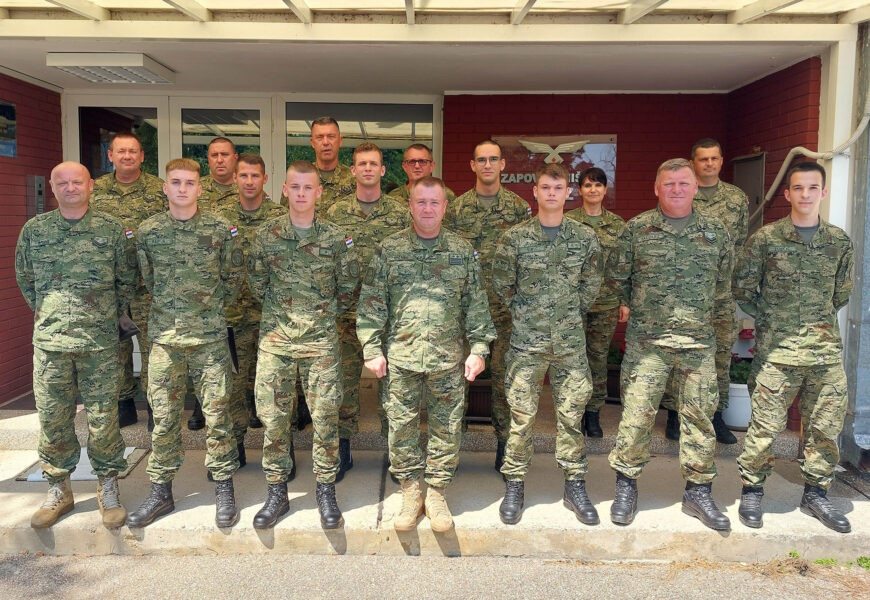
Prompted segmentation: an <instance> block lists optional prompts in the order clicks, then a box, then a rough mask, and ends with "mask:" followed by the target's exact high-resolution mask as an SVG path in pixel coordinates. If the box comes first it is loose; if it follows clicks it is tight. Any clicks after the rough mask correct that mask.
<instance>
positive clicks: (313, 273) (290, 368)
mask: <svg viewBox="0 0 870 600" xmlns="http://www.w3.org/2000/svg"><path fill="white" fill-rule="evenodd" d="M283 192H284V195H285V196H287V197H288V198H289V200H290V206H289V214H286V215H282V216H280V217H276V218H274V219H271V220H270V221H267V222H266V223H265V224H263V225H262V226H261V227H260V229H259V230H258V231H257V236H256V238H255V239H254V244H253V246H252V248H251V253H250V255H249V257H248V285H249V286H250V289H251V292H252V294H253V296H254V297H255V298H258V299H260V300H261V301H262V307H263V308H262V311H263V318H262V321H261V324H260V341H259V353H258V355H257V381H256V384H255V389H254V393H255V396H256V402H257V413H258V414H259V415H260V419H261V420H262V421H263V426H264V427H265V432H264V436H263V471H264V472H265V473H266V483H267V486H268V497H267V499H266V502H265V504H264V505H263V507H262V509H261V510H260V511H259V512H258V513H257V515H256V516H255V517H254V527H256V528H258V529H267V528H270V527H273V526H274V525H275V523H276V522H277V521H278V518H279V517H280V516H281V515H283V514H284V513H286V512H287V511H288V510H289V502H288V499H287V478H288V477H289V476H290V473H291V470H292V468H293V464H292V457H291V455H290V454H289V450H290V448H291V447H292V444H293V437H292V432H291V428H290V424H291V421H292V418H293V416H294V409H295V403H296V379H297V374H298V377H300V378H301V380H302V387H303V388H304V391H305V395H306V397H307V398H308V401H309V406H310V408H311V417H312V422H313V426H314V441H313V446H312V457H313V461H314V475H315V479H316V481H317V486H316V490H315V497H316V499H317V507H318V510H319V511H320V524H321V526H322V527H323V528H324V529H335V528H338V527H341V526H342V524H343V523H344V519H343V518H342V515H341V511H340V510H339V508H338V504H337V503H336V500H335V477H336V474H337V473H338V468H339V466H338V462H339V461H338V410H339V405H340V404H341V379H342V375H341V361H340V359H339V349H338V334H337V331H336V320H337V318H338V316H339V315H340V314H341V313H342V312H344V311H345V310H346V309H347V307H348V305H349V303H350V298H351V294H352V293H353V290H354V288H356V285H357V280H358V279H359V262H358V261H357V257H356V252H355V250H354V247H353V245H354V244H353V239H352V238H349V237H347V238H346V237H345V235H344V233H343V232H342V231H341V229H340V228H339V227H337V226H336V225H333V224H332V223H329V222H327V221H324V220H321V219H318V218H316V217H315V210H316V209H315V207H316V202H317V199H318V197H319V196H320V192H321V187H320V181H319V179H318V176H317V170H316V168H315V166H314V165H313V164H311V163H310V162H307V161H298V162H294V163H293V164H291V165H290V167H289V168H288V169H287V176H286V179H285V182H284V189H283Z"/></svg>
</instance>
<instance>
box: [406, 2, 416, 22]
mask: <svg viewBox="0 0 870 600" xmlns="http://www.w3.org/2000/svg"><path fill="white" fill-rule="evenodd" d="M405 17H406V18H407V19H408V25H413V24H414V0H405Z"/></svg>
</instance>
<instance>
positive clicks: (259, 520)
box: [254, 483, 290, 529]
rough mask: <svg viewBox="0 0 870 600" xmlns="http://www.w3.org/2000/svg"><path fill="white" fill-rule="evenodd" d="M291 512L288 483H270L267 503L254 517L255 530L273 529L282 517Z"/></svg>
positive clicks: (267, 491)
mask: <svg viewBox="0 0 870 600" xmlns="http://www.w3.org/2000/svg"><path fill="white" fill-rule="evenodd" d="M289 511H290V500H289V499H288V498H287V484H286V483H270V484H269V485H268V487H267V490H266V502H265V504H263V508H261V509H260V510H258V511H257V514H256V515H254V529H272V528H273V527H274V526H275V523H277V522H278V518H279V517H280V516H281V515H286V514H287V513H288V512H289Z"/></svg>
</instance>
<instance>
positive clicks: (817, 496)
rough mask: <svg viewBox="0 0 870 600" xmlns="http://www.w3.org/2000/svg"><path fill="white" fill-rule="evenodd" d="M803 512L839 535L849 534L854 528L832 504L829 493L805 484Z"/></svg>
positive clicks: (802, 500)
mask: <svg viewBox="0 0 870 600" xmlns="http://www.w3.org/2000/svg"><path fill="white" fill-rule="evenodd" d="M801 512H802V513H804V514H807V515H810V516H811V517H815V518H817V519H818V520H819V521H821V522H822V525H824V526H825V527H827V528H829V529H833V530H834V531H837V532H839V533H849V532H850V531H852V526H851V525H850V524H849V519H847V518H846V517H845V515H843V513H841V512H840V511H839V510H837V509H836V507H834V505H833V504H831V501H830V500H828V493H827V492H826V491H825V490H823V489H822V488H820V487H815V486H813V485H810V484H808V483H807V484H804V495H803V497H802V498H801Z"/></svg>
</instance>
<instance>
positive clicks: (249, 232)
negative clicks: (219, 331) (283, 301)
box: [215, 196, 287, 327]
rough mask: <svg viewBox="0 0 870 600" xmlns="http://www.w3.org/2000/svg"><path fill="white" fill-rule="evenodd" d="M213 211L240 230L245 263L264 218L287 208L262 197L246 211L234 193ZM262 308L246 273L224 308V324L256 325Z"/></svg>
mask: <svg viewBox="0 0 870 600" xmlns="http://www.w3.org/2000/svg"><path fill="white" fill-rule="evenodd" d="M215 212H216V213H217V214H218V215H220V216H222V217H223V218H224V219H226V220H227V221H228V222H230V223H232V224H234V225H235V226H236V227H237V228H238V232H239V234H238V236H237V237H238V240H239V245H240V246H241V248H242V252H244V254H245V262H244V264H247V257H248V256H250V254H251V247H252V246H253V243H254V238H255V237H256V235H257V229H259V228H260V225H262V224H263V223H265V222H266V221H268V220H270V219H274V218H275V217H278V216H281V215H282V214H285V213H286V212H287V210H286V209H284V208H281V206H279V205H278V204H275V203H274V202H271V201H269V200H263V203H262V204H260V207H259V208H258V209H257V210H255V211H254V212H250V213H249V212H248V211H246V210H244V209H243V208H242V205H241V204H240V203H239V199H238V196H236V201H235V202H233V203H232V204H230V203H229V202H227V203H224V204H223V205H222V206H221V205H218V207H217V209H216V210H215ZM261 308H262V307H261V306H260V301H259V300H257V299H255V298H254V296H253V295H252V294H251V290H250V289H249V288H248V282H247V277H246V278H245V281H244V283H242V289H241V291H239V295H238V296H237V297H236V299H235V300H234V301H233V302H232V304H229V305H228V306H226V307H225V310H224V312H225V314H226V317H227V325H231V326H233V327H258V326H259V325H260V317H261Z"/></svg>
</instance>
